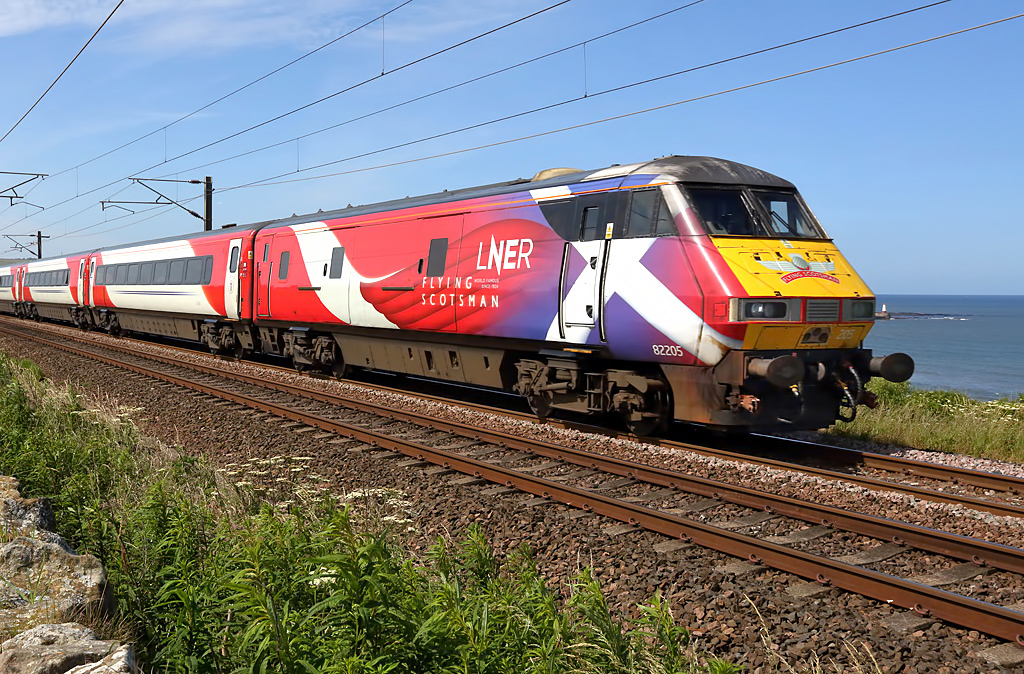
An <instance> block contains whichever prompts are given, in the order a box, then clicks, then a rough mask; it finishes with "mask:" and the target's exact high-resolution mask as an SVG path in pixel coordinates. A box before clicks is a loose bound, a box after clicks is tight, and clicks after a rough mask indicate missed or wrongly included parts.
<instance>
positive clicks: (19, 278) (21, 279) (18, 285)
mask: <svg viewBox="0 0 1024 674" xmlns="http://www.w3.org/2000/svg"><path fill="white" fill-rule="evenodd" d="M24 284H25V268H24V267H22V268H21V269H19V270H18V273H17V274H16V275H15V282H14V300H15V301H16V302H24V301H25V293H24V291H23V290H22V288H23V286H24Z"/></svg>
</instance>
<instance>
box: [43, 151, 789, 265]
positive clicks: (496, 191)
mask: <svg viewBox="0 0 1024 674" xmlns="http://www.w3.org/2000/svg"><path fill="white" fill-rule="evenodd" d="M559 171H560V173H561V174H560V175H557V176H555V177H553V178H548V179H545V180H525V179H522V178H520V179H518V180H510V181H508V182H502V183H494V184H491V185H481V186H477V187H467V188H463V189H458V190H451V191H447V190H446V191H444V192H435V193H434V194H425V195H422V196H416V197H405V198H403V199H393V200H391V201H381V202H377V203H373V204H365V205H361V206H348V207H347V208H341V209H336V210H331V211H318V212H316V213H308V214H305V215H292V216H291V217H287V218H279V219H275V220H264V221H262V222H254V223H251V224H247V225H231V226H229V227H221V228H220V229H215V230H213V231H210V232H196V233H195V234H184V235H180V234H179V235H177V236H169V237H162V238H159V239H150V240H147V241H138V242H132V243H126V244H123V245H120V246H107V247H105V249H107V250H117V249H119V248H129V247H134V246H143V245H148V244H153V243H161V242H164V241H180V240H181V239H186V238H187V239H199V238H203V237H206V236H223V235H224V234H228V233H234V232H248V231H252V230H256V229H263V228H264V227H271V226H273V227H286V226H288V225H293V224H301V223H305V222H318V221H322V220H338V219H341V218H350V217H354V216H358V215H367V214H370V213H378V212H381V211H390V210H399V209H406V208H416V207H419V206H429V205H431V204H441V203H448V202H452V201H459V200H462V199H479V198H483V197H490V196H498V195H501V194H508V193H510V192H519V191H525V190H537V189H544V188H547V187H562V186H565V185H572V184H575V183H581V182H587V181H591V180H604V179H613V178H625V177H627V176H630V175H633V174H653V175H659V176H666V177H668V178H670V179H672V180H673V181H675V182H685V183H704V184H715V185H753V186H758V187H774V188H783V189H795V187H794V185H793V183H791V182H789V181H788V180H783V179H782V178H780V177H778V176H776V175H773V174H771V173H768V172H767V171H762V170H761V169H757V168H754V167H753V166H747V165H746V164H740V163H738V162H734V161H729V160H727V159H718V158H716V157H689V156H680V155H673V156H670V157H661V158H659V159H654V160H652V161H649V162H641V163H639V164H627V165H619V164H613V165H612V166H609V167H606V168H602V169H594V170H587V171H572V170H569V171H568V172H566V171H565V170H562V169H560V170H559ZM538 175H541V174H538ZM96 250H103V249H92V250H88V251H79V252H77V253H69V254H68V255H64V256H60V257H70V256H73V255H82V254H85V253H91V252H95V251H96ZM45 259H55V258H44V260H29V261H28V262H42V261H45ZM56 259H60V258H56Z"/></svg>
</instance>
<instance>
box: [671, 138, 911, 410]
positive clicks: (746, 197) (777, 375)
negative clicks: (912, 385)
mask: <svg viewBox="0 0 1024 674" xmlns="http://www.w3.org/2000/svg"><path fill="white" fill-rule="evenodd" d="M701 159H702V160H703V162H704V163H703V165H702V166H700V169H701V170H688V171H686V172H685V174H684V175H681V176H679V177H680V178H681V180H679V182H677V183H676V189H677V190H678V199H679V201H678V203H677V204H676V208H675V209H674V210H676V211H677V212H678V214H679V215H678V217H677V218H676V223H677V225H678V227H679V234H680V241H681V243H682V248H683V250H684V254H685V256H686V258H687V261H688V264H689V265H690V267H691V268H692V269H694V271H695V274H696V276H697V277H698V279H699V282H700V285H701V290H702V292H703V295H704V322H705V325H706V326H707V327H710V328H711V329H712V330H713V331H714V332H715V333H716V334H719V335H722V336H723V338H726V339H727V341H728V344H723V345H722V347H723V348H721V349H720V351H719V353H720V354H721V355H720V357H718V358H717V359H716V360H715V361H714V362H705V363H704V365H705V367H697V368H692V367H690V368H688V367H678V366H673V365H669V364H666V365H663V366H662V367H663V370H664V372H665V375H666V378H667V379H668V381H669V384H670V386H671V388H672V390H673V400H674V404H675V410H674V412H675V417H676V418H677V419H682V420H687V421H697V422H701V423H706V424H709V425H713V426H719V427H737V426H739V427H745V428H749V429H764V430H784V429H801V428H806V429H809V428H821V427H824V426H828V425H831V424H832V423H834V422H835V421H836V420H837V419H838V420H846V421H850V420H852V419H853V418H854V417H855V416H856V414H857V409H858V406H860V405H867V406H873V404H874V396H873V395H872V394H871V392H870V391H868V390H867V389H866V388H865V384H866V383H867V382H868V380H869V379H870V378H871V377H873V376H881V377H883V378H885V379H888V380H890V381H896V382H901V381H906V380H907V379H909V378H910V376H911V374H912V373H913V369H914V364H913V361H912V360H911V359H910V357H909V356H906V355H905V354H892V355H888V356H882V357H875V356H873V354H872V352H871V351H870V350H868V349H865V348H863V342H864V339H865V337H866V336H867V334H868V332H869V331H870V330H871V327H872V325H873V321H874V317H875V298H874V295H873V293H872V292H871V290H870V288H868V286H867V285H866V284H865V283H864V281H863V280H862V279H861V278H860V276H858V274H857V273H856V272H855V271H854V270H853V268H852V267H851V266H850V264H849V263H848V262H847V260H846V258H845V257H844V256H843V255H842V253H841V252H840V251H839V249H838V248H837V247H836V246H835V244H834V243H833V242H832V240H831V239H830V238H828V236H827V235H826V233H825V231H824V230H823V229H822V227H821V225H820V224H819V223H818V222H817V220H816V219H815V217H814V215H813V214H812V213H811V211H810V209H809V208H808V207H807V205H806V204H805V203H804V201H803V199H802V198H801V196H800V194H799V193H798V192H797V190H796V188H795V187H794V186H793V185H792V184H791V183H789V182H787V181H785V180H782V179H781V178H778V177H776V176H773V175H771V174H768V173H765V172H763V171H760V170H758V169H753V168H751V167H747V166H744V165H742V164H736V163H734V162H724V161H722V160H714V159H711V158H701ZM698 163H699V162H698ZM692 168H693V167H691V169H692Z"/></svg>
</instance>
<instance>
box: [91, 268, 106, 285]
mask: <svg viewBox="0 0 1024 674" xmlns="http://www.w3.org/2000/svg"><path fill="white" fill-rule="evenodd" d="M95 273H96V275H95V276H94V277H93V281H92V283H93V285H97V286H101V285H103V276H104V274H106V273H107V268H106V267H104V266H103V265H97V266H96V272H95Z"/></svg>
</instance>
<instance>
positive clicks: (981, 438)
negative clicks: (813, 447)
mask: <svg viewBox="0 0 1024 674" xmlns="http://www.w3.org/2000/svg"><path fill="white" fill-rule="evenodd" d="M868 388H869V389H870V390H871V391H873V392H874V393H875V394H876V395H877V396H878V403H879V404H878V407H877V408H876V409H874V410H869V409H866V408H861V409H860V411H859V413H858V415H857V419H856V420H855V421H854V422H853V423H849V424H847V423H840V424H836V425H834V426H832V427H831V428H829V429H828V432H829V433H831V434H833V435H837V436H843V437H851V438H857V439H861V440H870V441H873V442H881V443H890V444H895V445H901V446H905V447H915V448H919V449H932V450H937V451H942V452H956V453H962V454H971V455H974V456H979V457H984V458H990V459H999V460H1004V461H1018V462H1019V461H1022V460H1024V396H1020V397H1018V398H1017V399H1015V400H1012V399H1002V400H994V401H980V400H974V399H972V398H969V397H968V396H966V395H964V394H962V393H960V392H958V391H933V390H927V389H919V388H914V387H912V386H910V385H909V384H907V383H902V384H894V383H891V382H887V381H884V380H881V379H872V380H871V382H870V383H869V384H868Z"/></svg>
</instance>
